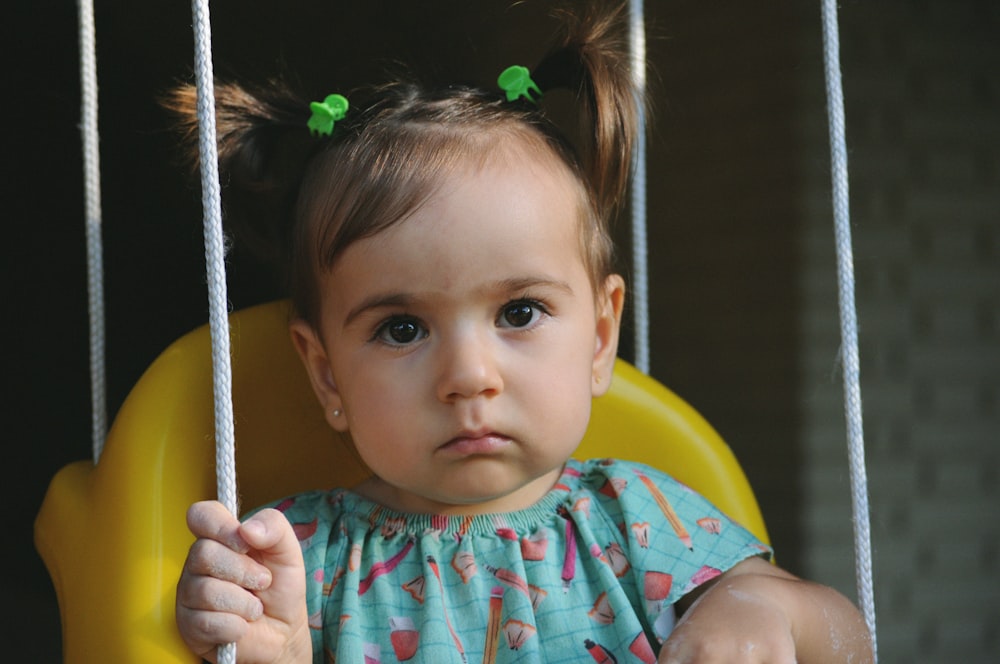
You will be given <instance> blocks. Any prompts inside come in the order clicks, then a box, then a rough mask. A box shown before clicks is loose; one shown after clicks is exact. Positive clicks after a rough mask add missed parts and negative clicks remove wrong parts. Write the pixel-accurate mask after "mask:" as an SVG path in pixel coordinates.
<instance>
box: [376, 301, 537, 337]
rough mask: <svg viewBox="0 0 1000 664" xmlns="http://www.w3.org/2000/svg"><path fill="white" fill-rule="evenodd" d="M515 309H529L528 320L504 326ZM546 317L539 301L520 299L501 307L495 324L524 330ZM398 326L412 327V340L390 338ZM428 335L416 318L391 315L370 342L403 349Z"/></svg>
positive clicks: (377, 329)
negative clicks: (395, 326) (394, 328)
mask: <svg viewBox="0 0 1000 664" xmlns="http://www.w3.org/2000/svg"><path fill="white" fill-rule="evenodd" d="M515 307H529V308H530V309H531V312H530V315H531V317H530V319H529V320H528V321H527V322H526V323H525V324H524V325H514V324H509V325H504V323H505V322H506V323H510V321H509V320H507V319H506V316H507V315H508V314H509V313H511V311H512V309H513V308H515ZM548 315H550V314H549V309H548V307H546V306H545V305H544V304H543V303H542V302H541V301H539V300H536V299H534V298H530V297H522V298H517V299H513V300H510V301H509V302H506V303H505V304H504V305H503V306H501V307H500V310H499V312H497V317H496V321H495V322H496V325H497V326H498V327H503V328H505V329H514V330H524V329H529V328H532V327H534V326H535V325H537V324H538V319H539V318H540V317H541V316H548ZM400 324H407V325H410V326H412V332H413V334H414V336H413V338H410V339H406V340H403V341H400V340H398V339H395V338H392V327H393V326H394V325H400ZM428 334H429V332H428V331H427V329H426V328H425V327H424V325H423V324H422V323H421V322H420V320H419V319H418V318H417V317H415V316H410V315H407V314H393V315H391V316H388V317H386V318H385V319H384V320H383V321H382V322H381V323H379V324H378V325H377V326H376V328H375V332H374V333H373V334H372V337H371V341H373V342H379V343H382V344H385V345H386V346H390V347H393V348H405V347H407V346H410V345H411V344H413V343H414V342H416V341H419V340H421V339H424V338H426V337H427V336H428Z"/></svg>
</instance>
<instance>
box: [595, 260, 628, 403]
mask: <svg viewBox="0 0 1000 664" xmlns="http://www.w3.org/2000/svg"><path fill="white" fill-rule="evenodd" d="M624 307H625V280H624V279H622V277H621V275H618V274H612V275H609V276H608V278H607V279H605V280H604V283H603V284H601V286H600V288H599V290H598V293H597V312H596V313H597V317H596V322H597V329H596V335H595V336H596V343H595V345H594V367H593V369H594V370H593V377H592V378H591V385H590V391H591V393H592V394H593V395H594V396H595V397H599V396H601V395H602V394H604V393H605V392H607V391H608V387H609V386H610V385H611V376H612V374H613V373H614V369H615V358H616V357H617V356H618V332H619V330H620V329H621V322H622V310H623V309H624Z"/></svg>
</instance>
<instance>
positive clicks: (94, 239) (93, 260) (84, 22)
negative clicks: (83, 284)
mask: <svg viewBox="0 0 1000 664" xmlns="http://www.w3.org/2000/svg"><path fill="white" fill-rule="evenodd" d="M78 7H79V28H80V92H81V98H82V104H81V109H80V115H81V119H80V132H81V134H82V137H83V193H84V216H85V218H86V235H87V299H88V306H87V309H88V313H89V316H90V410H91V442H92V448H93V452H92V454H93V459H94V463H95V464H96V463H97V462H98V461H100V459H101V453H102V452H103V451H104V439H105V437H106V436H107V432H108V406H107V403H108V397H107V381H106V379H105V371H106V370H105V330H104V249H103V247H102V243H101V226H102V223H101V158H100V137H99V135H98V133H97V47H96V40H95V38H94V3H93V0H79V3H78Z"/></svg>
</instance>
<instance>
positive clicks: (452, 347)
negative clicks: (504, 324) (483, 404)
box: [437, 331, 503, 403]
mask: <svg viewBox="0 0 1000 664" xmlns="http://www.w3.org/2000/svg"><path fill="white" fill-rule="evenodd" d="M439 353H440V359H439V365H440V372H439V379H438V385H437V392H438V398H439V399H440V400H441V401H443V402H446V403H448V402H454V401H457V400H461V399H472V398H475V397H478V396H487V397H489V396H495V395H497V394H499V393H500V392H502V391H503V378H502V376H501V372H500V363H499V361H498V360H499V358H498V356H497V349H496V348H495V347H494V346H493V344H492V343H491V340H490V339H486V338H483V336H482V335H480V334H476V333H475V332H473V331H467V332H464V333H462V334H457V335H454V336H453V337H451V338H450V339H448V340H447V341H446V342H445V343H443V344H442V346H441V348H440V350H439Z"/></svg>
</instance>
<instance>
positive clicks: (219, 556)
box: [176, 501, 312, 664]
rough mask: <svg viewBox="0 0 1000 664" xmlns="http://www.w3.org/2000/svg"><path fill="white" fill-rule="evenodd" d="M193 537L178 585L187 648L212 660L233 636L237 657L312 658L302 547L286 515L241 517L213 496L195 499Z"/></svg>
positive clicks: (179, 618)
mask: <svg viewBox="0 0 1000 664" xmlns="http://www.w3.org/2000/svg"><path fill="white" fill-rule="evenodd" d="M187 522H188V528H190V530H191V532H192V533H193V534H194V535H195V537H197V538H198V539H197V541H196V542H195V543H194V544H193V545H192V546H191V549H190V551H189V552H188V557H187V561H186V562H185V563H184V570H183V572H182V573H181V578H180V581H179V582H178V584H177V606H176V612H177V626H178V628H179V629H180V632H181V636H182V637H183V639H184V642H185V643H186V644H187V645H188V647H189V648H190V649H191V650H192V651H193V652H194V653H195V654H196V655H198V656H199V657H203V658H204V659H207V660H210V661H213V662H214V661H215V657H216V649H217V647H218V645H219V644H221V643H231V642H235V643H236V656H237V660H238V661H239V662H244V663H247V664H256V663H258V662H261V663H263V662H269V663H273V662H311V661H312V637H311V636H310V634H309V625H308V616H307V613H306V588H305V566H304V564H303V562H302V550H301V548H300V547H299V543H298V540H296V538H295V533H294V532H293V530H292V527H291V525H290V524H289V523H288V520H287V519H285V517H284V515H282V514H281V513H280V512H278V511H276V510H263V511H261V512H259V513H258V514H255V515H254V516H253V517H251V518H250V519H249V520H247V521H246V522H245V523H243V524H241V523H240V522H239V521H238V520H237V519H236V517H234V516H233V515H232V514H230V513H229V511H228V510H227V509H226V508H225V507H224V506H223V505H222V504H221V503H218V502H214V501H209V502H202V503H195V504H194V505H192V506H191V508H190V509H189V510H188V514H187Z"/></svg>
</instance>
